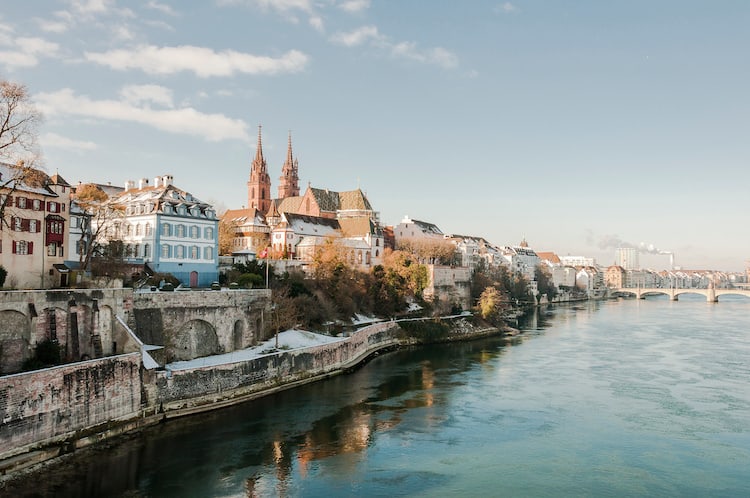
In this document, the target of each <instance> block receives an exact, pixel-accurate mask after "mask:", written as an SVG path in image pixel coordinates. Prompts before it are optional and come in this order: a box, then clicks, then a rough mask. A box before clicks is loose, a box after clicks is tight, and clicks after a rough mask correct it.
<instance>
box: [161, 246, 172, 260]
mask: <svg viewBox="0 0 750 498" xmlns="http://www.w3.org/2000/svg"><path fill="white" fill-rule="evenodd" d="M171 256H172V248H171V247H170V246H169V244H162V245H161V257H162V258H169V257H171Z"/></svg>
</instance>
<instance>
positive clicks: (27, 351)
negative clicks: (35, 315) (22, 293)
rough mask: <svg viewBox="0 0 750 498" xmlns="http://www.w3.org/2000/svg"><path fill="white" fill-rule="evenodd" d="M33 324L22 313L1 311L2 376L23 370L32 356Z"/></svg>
mask: <svg viewBox="0 0 750 498" xmlns="http://www.w3.org/2000/svg"><path fill="white" fill-rule="evenodd" d="M30 343H31V323H30V321H29V318H28V317H27V316H26V315H24V314H23V313H21V312H20V311H13V310H4V311H0V374H6V373H13V372H18V371H20V370H21V365H23V362H24V361H25V360H26V359H27V358H28V357H29V356H31V346H30Z"/></svg>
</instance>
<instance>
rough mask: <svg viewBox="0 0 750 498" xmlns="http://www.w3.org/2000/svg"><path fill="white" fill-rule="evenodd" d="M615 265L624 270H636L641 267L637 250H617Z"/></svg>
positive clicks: (630, 248) (632, 248)
mask: <svg viewBox="0 0 750 498" xmlns="http://www.w3.org/2000/svg"><path fill="white" fill-rule="evenodd" d="M616 256H617V265H619V266H622V267H623V268H624V269H626V270H638V269H640V267H641V265H640V263H639V261H638V249H636V248H635V247H619V248H617V255H616Z"/></svg>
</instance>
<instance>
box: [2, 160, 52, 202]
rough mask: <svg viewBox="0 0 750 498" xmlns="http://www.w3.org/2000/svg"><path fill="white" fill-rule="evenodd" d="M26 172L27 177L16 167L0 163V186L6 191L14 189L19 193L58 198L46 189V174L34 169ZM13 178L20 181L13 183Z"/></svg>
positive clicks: (47, 179) (47, 178) (47, 180)
mask: <svg viewBox="0 0 750 498" xmlns="http://www.w3.org/2000/svg"><path fill="white" fill-rule="evenodd" d="M28 171H29V173H30V174H29V175H28V176H27V174H26V173H21V170H19V168H18V167H17V166H13V165H12V164H7V163H2V162H0V184H1V185H3V186H4V188H7V189H11V188H15V189H16V190H18V191H21V192H29V193H34V194H42V195H46V196H48V197H58V195H57V194H56V193H55V192H53V191H52V190H50V189H49V187H47V184H48V182H49V176H47V173H45V172H44V171H42V170H40V169H36V168H31V169H29V170H28ZM19 175H22V176H24V178H23V179H21V178H20V177H19ZM14 178H18V179H19V180H20V181H15V180H14Z"/></svg>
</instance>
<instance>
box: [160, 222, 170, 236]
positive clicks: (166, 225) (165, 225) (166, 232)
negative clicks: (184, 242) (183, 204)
mask: <svg viewBox="0 0 750 498" xmlns="http://www.w3.org/2000/svg"><path fill="white" fill-rule="evenodd" d="M161 234H162V235H163V236H166V237H169V236H170V235H172V225H170V224H169V223H162V225H161Z"/></svg>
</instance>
